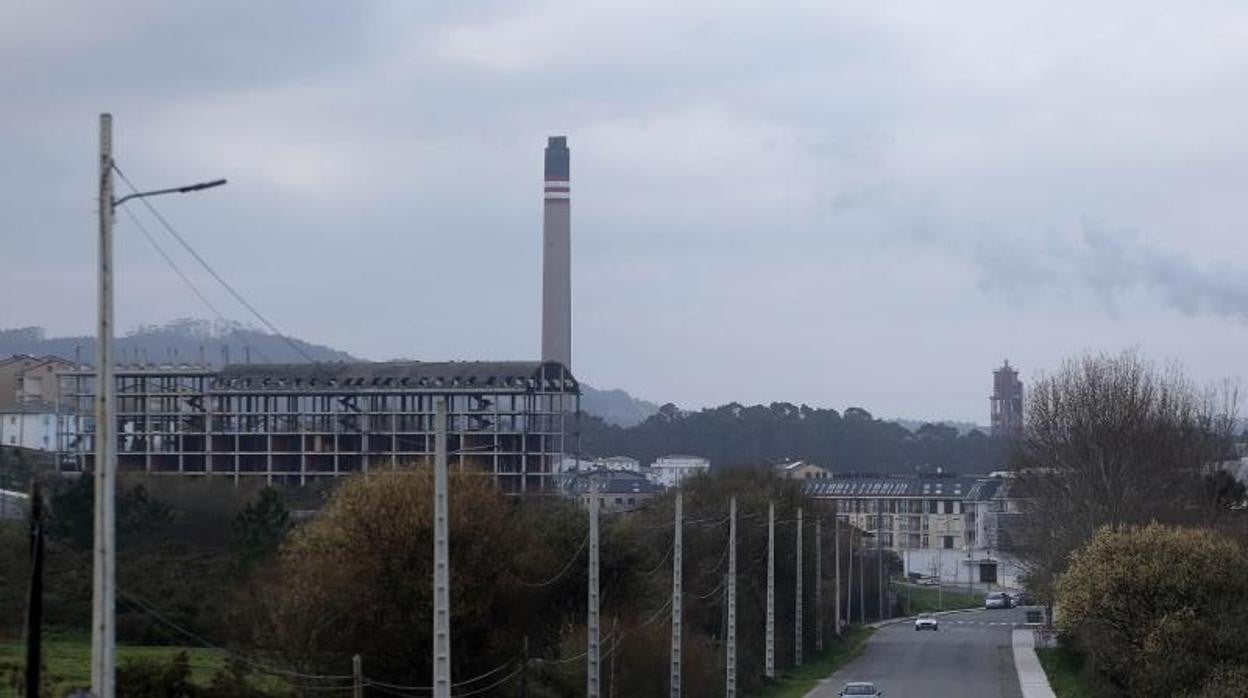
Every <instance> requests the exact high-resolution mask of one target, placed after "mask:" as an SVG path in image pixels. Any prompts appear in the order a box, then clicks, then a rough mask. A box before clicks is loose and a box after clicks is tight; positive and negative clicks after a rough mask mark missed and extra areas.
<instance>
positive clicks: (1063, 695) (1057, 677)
mask: <svg viewBox="0 0 1248 698" xmlns="http://www.w3.org/2000/svg"><path fill="white" fill-rule="evenodd" d="M1036 656H1038V657H1039V658H1040V664H1041V666H1043V667H1044V673H1045V675H1047V676H1048V677H1049V685H1050V686H1052V688H1053V692H1054V693H1056V694H1057V698H1093V697H1094V696H1096V692H1095V691H1094V690H1093V689H1092V687H1090V686H1088V685H1087V681H1086V680H1085V679H1084V676H1083V673H1082V670H1083V657H1080V656H1079V655H1078V654H1077V653H1076V652H1073V651H1071V650H1069V649H1067V648H1065V647H1037V648H1036Z"/></svg>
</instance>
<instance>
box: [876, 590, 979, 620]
mask: <svg viewBox="0 0 1248 698" xmlns="http://www.w3.org/2000/svg"><path fill="white" fill-rule="evenodd" d="M893 591H894V592H896V593H897V599H898V600H899V601H900V603H901V604H902V608H903V609H904V608H905V603H906V601H905V599H906V594H909V595H910V615H918V614H920V613H932V612H934V611H941V610H944V611H949V610H953V609H959V608H979V607H980V606H983V605H984V595H983V594H967V593H966V592H958V591H950V590H949V589H945V592H944V594H941V593H940V592H939V591H938V590H937V589H936V588H935V587H927V586H919V585H917V584H901V583H894V584H893Z"/></svg>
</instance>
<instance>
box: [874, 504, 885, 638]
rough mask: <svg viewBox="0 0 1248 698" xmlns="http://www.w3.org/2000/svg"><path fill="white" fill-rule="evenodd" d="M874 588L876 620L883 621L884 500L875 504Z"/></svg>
mask: <svg viewBox="0 0 1248 698" xmlns="http://www.w3.org/2000/svg"><path fill="white" fill-rule="evenodd" d="M875 586H876V589H877V590H878V591H879V597H880V598H879V599H878V601H879V604H880V605H879V607H878V608H879V612H878V613H876V616H878V617H877V618H876V620H884V500H882V499H878V500H876V502H875Z"/></svg>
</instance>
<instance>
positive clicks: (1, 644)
mask: <svg viewBox="0 0 1248 698" xmlns="http://www.w3.org/2000/svg"><path fill="white" fill-rule="evenodd" d="M179 652H186V653H187V657H188V659H189V660H190V667H191V680H192V681H194V682H195V683H197V684H202V685H207V684H208V683H209V682H211V681H212V677H213V675H214V674H216V672H217V671H218V670H219V669H222V668H224V667H225V664H226V654H225V652H222V651H220V650H211V649H204V648H195V647H145V646H126V645H120V646H118V647H117V660H118V662H119V663H125V662H126V661H127V660H153V661H160V662H169V661H171V660H172V659H173V658H174V657H175V656H176V655H177V654H178V653H179ZM24 663H25V648H24V646H23V645H22V644H21V643H20V642H19V641H16V640H4V641H0V695H7V693H5V692H6V691H7V690H9V683H8V682H9V673H10V672H11V671H13V670H15V669H16V670H20V669H21V667H22V666H23V665H24ZM43 665H44V668H45V671H47V673H48V677H49V678H50V680H51V688H52V695H55V696H60V695H63V694H64V693H65V692H66V691H68V690H69V689H71V688H74V687H79V686H88V685H89V684H90V683H91V638H90V637H89V636H87V635H82V634H77V633H52V634H47V635H45V636H44V641H43ZM266 681H271V679H266Z"/></svg>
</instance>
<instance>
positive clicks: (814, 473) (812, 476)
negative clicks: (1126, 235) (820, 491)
mask: <svg viewBox="0 0 1248 698" xmlns="http://www.w3.org/2000/svg"><path fill="white" fill-rule="evenodd" d="M775 471H776V474H777V475H779V476H780V477H782V478H784V479H786V480H826V479H827V478H829V477H831V476H832V473H831V472H830V471H829V470H828V469H827V468H824V467H822V466H818V465H815V464H814V463H807V462H806V461H802V460H795V461H790V462H787V463H780V464H778V465H776V466H775Z"/></svg>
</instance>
